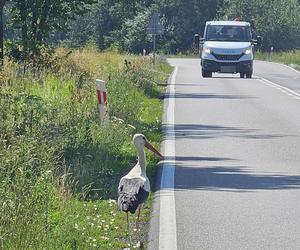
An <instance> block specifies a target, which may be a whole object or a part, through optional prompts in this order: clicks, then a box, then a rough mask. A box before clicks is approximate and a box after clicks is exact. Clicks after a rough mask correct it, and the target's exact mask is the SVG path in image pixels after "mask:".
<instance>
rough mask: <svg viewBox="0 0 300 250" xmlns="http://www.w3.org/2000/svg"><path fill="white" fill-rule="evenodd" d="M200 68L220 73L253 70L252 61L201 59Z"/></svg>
mask: <svg viewBox="0 0 300 250" xmlns="http://www.w3.org/2000/svg"><path fill="white" fill-rule="evenodd" d="M201 66H202V69H203V70H205V71H210V72H220V73H248V72H253V61H252V60H247V61H240V62H216V61H213V60H207V59H202V60H201Z"/></svg>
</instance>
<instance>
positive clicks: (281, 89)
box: [255, 76, 300, 99]
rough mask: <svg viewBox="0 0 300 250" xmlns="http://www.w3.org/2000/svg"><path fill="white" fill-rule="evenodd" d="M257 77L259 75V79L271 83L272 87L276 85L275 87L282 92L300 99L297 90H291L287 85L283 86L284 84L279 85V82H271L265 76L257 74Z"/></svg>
mask: <svg viewBox="0 0 300 250" xmlns="http://www.w3.org/2000/svg"><path fill="white" fill-rule="evenodd" d="M255 77H257V78H258V80H259V81H261V82H262V83H264V84H267V85H269V86H271V87H274V88H276V89H278V90H280V91H281V92H283V93H285V94H288V95H290V96H293V97H295V98H296V99H299V98H300V94H299V93H297V92H296V91H294V90H291V89H289V88H287V87H283V86H281V85H279V84H277V83H274V82H271V81H270V80H267V79H265V78H263V77H259V76H255Z"/></svg>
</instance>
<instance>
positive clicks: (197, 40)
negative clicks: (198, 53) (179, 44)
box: [194, 34, 200, 46]
mask: <svg viewBox="0 0 300 250" xmlns="http://www.w3.org/2000/svg"><path fill="white" fill-rule="evenodd" d="M199 39H200V36H199V34H195V35H194V45H196V46H198V45H199Z"/></svg>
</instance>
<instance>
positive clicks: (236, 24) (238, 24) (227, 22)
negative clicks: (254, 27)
mask: <svg viewBox="0 0 300 250" xmlns="http://www.w3.org/2000/svg"><path fill="white" fill-rule="evenodd" d="M206 25H229V26H250V23H248V22H241V21H209V22H206Z"/></svg>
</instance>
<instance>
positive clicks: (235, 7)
mask: <svg viewBox="0 0 300 250" xmlns="http://www.w3.org/2000/svg"><path fill="white" fill-rule="evenodd" d="M237 15H240V16H241V17H242V19H243V20H245V21H250V22H251V23H252V26H253V31H254V34H255V35H261V36H262V37H263V50H269V48H270V47H271V46H273V47H274V49H275V50H279V51H280V50H289V49H293V48H296V47H297V46H300V6H299V1H298V0H284V1H282V0H253V1H251V2H249V1H247V0H229V1H227V2H226V3H225V6H223V11H221V15H220V17H219V18H222V19H229V20H232V19H233V18H234V17H235V16H237Z"/></svg>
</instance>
